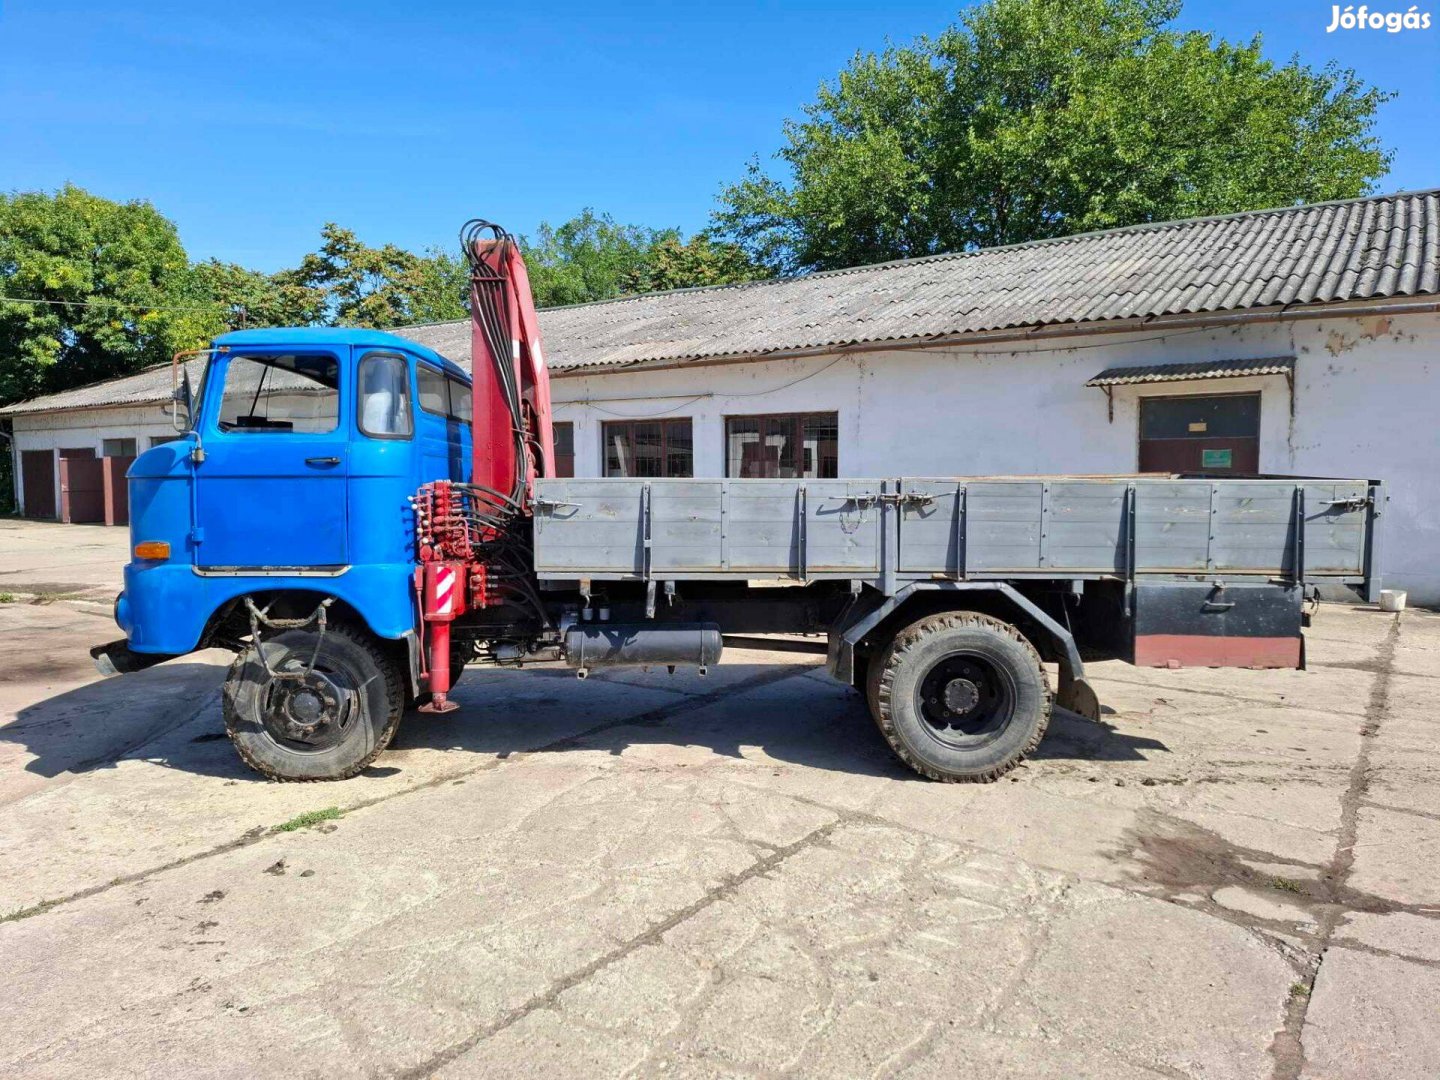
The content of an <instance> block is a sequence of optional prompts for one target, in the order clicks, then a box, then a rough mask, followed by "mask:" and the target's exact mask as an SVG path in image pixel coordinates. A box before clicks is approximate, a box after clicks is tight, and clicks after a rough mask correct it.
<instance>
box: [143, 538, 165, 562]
mask: <svg viewBox="0 0 1440 1080" xmlns="http://www.w3.org/2000/svg"><path fill="white" fill-rule="evenodd" d="M135 558H137V559H168V558H170V543H169V541H168V540H142V541H141V542H140V543H138V544H136V545H135Z"/></svg>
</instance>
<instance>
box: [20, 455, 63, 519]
mask: <svg viewBox="0 0 1440 1080" xmlns="http://www.w3.org/2000/svg"><path fill="white" fill-rule="evenodd" d="M20 478H21V484H22V485H23V487H24V497H25V516H26V517H32V518H49V519H51V520H54V518H55V451H54V450H22V451H20Z"/></svg>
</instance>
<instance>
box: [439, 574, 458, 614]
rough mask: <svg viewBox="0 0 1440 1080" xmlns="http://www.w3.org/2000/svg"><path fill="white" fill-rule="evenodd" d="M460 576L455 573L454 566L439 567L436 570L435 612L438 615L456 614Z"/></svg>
mask: <svg viewBox="0 0 1440 1080" xmlns="http://www.w3.org/2000/svg"><path fill="white" fill-rule="evenodd" d="M459 577H460V575H459V574H457V573H456V572H455V568H454V567H453V566H437V567H436V568H435V599H434V612H435V614H436V615H453V614H454V613H455V585H456V582H457V580H458V579H459Z"/></svg>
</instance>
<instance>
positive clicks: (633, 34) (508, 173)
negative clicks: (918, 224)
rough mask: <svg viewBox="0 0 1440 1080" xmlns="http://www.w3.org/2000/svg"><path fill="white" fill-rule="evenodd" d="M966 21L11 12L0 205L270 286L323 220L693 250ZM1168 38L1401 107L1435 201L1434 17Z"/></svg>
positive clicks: (380, 11) (89, 9)
mask: <svg viewBox="0 0 1440 1080" xmlns="http://www.w3.org/2000/svg"><path fill="white" fill-rule="evenodd" d="M1342 6H1343V5H1342ZM1390 6H1392V5H1387V4H1385V3H1384V0H1381V4H1380V7H1381V9H1382V10H1388V9H1389V7H1390ZM958 7H959V5H958V4H956V3H953V2H952V3H926V2H921V0H886V2H884V3H881V2H878V0H873V2H871V3H868V4H861V3H854V2H851V0H826V2H813V0H807V2H787V3H759V2H748V0H732V2H731V3H728V4H710V5H706V4H693V3H692V4H687V3H685V2H683V0H680V2H670V3H665V4H658V3H655V4H651V3H625V2H623V0H622V2H616V3H611V4H572V3H558V2H557V3H551V4H542V5H532V4H524V3H514V4H508V5H495V4H491V3H486V2H482V0H471V2H468V3H464V2H453V3H452V2H439V0H436V2H426V0H411V2H409V3H397V2H394V0H349V2H347V3H319V2H317V3H309V2H305V0H291V2H289V3H269V2H266V0H249V2H247V3H242V4H230V5H220V4H212V3H207V2H204V0H200V2H190V3H173V4H172V3H141V2H130V3H125V2H123V0H109V2H106V0H93V2H79V0H75V2H69V0H48V2H41V0H33V2H13V0H4V2H3V6H0V189H32V188H54V187H56V186H58V185H59V184H61V183H63V182H65V181H67V180H69V181H73V182H74V183H77V184H80V185H81V186H83V187H86V188H89V189H90V190H92V191H95V192H97V193H99V194H102V195H105V196H108V197H111V198H116V199H126V198H134V197H144V198H148V199H150V200H151V201H153V202H154V203H155V204H156V206H158V207H159V208H160V209H161V211H163V212H164V213H165V214H167V215H169V216H170V217H171V218H172V219H173V220H175V221H176V222H177V223H178V225H179V227H180V231H181V235H182V238H183V239H184V242H185V244H186V247H187V249H188V250H189V252H190V254H191V256H192V257H195V258H205V257H209V256H216V257H219V258H222V259H230V260H235V261H237V262H242V263H245V264H247V265H251V266H255V267H259V268H261V269H266V270H274V269H278V268H280V267H282V266H285V265H289V264H293V263H294V262H295V261H296V260H297V259H298V258H299V257H300V256H301V255H302V254H303V253H304V252H306V251H308V250H312V249H313V248H314V247H315V246H316V243H317V234H318V231H319V228H320V226H321V224H322V223H324V222H325V221H327V220H336V221H339V222H340V223H341V224H343V225H346V226H349V227H350V228H353V229H355V230H356V231H357V232H358V233H359V234H360V235H361V236H362V237H363V238H364V239H365V240H367V241H369V242H371V243H377V244H378V243H383V242H387V241H391V242H395V243H398V244H401V245H404V246H407V247H411V248H416V249H419V248H423V247H425V246H428V245H444V246H447V247H448V246H451V245H453V244H454V243H455V239H454V238H455V233H456V231H457V229H458V227H459V225H460V223H461V222H462V221H463V220H464V219H465V218H467V217H469V216H472V215H476V214H483V215H485V216H487V217H490V218H493V219H494V220H498V221H500V222H502V223H504V224H505V225H506V226H507V227H509V228H510V229H511V230H512V231H519V232H529V231H531V230H533V229H534V227H535V226H536V224H538V223H539V222H540V221H542V220H550V221H552V222H559V221H561V220H564V219H565V218H567V217H569V216H570V215H572V214H574V213H575V212H577V211H578V210H580V209H581V208H582V207H584V206H594V207H595V208H597V209H599V210H604V211H609V212H610V213H613V214H614V215H615V216H616V217H617V218H619V219H620V220H622V221H627V222H635V223H640V224H647V225H654V226H665V225H678V226H680V227H682V228H684V229H686V230H687V231H689V230H693V229H696V228H699V227H701V226H703V225H704V224H705V221H706V217H707V215H708V213H709V211H710V208H711V206H712V205H713V204H714V200H715V194H716V192H717V190H718V189H719V187H720V186H721V184H722V183H723V182H725V181H727V180H731V179H734V178H737V177H738V176H739V175H740V174H741V172H742V170H743V168H744V165H745V162H746V159H747V158H748V157H749V156H750V155H752V154H755V153H759V154H761V155H762V157H763V156H768V155H769V154H771V153H773V151H774V150H775V148H776V147H777V146H778V145H779V141H780V127H781V122H782V121H783V120H784V118H785V117H787V116H792V115H795V114H796V113H797V111H798V109H799V106H800V105H801V104H803V103H804V102H806V101H809V100H811V98H812V97H813V95H814V91H815V87H816V85H817V84H818V83H819V82H820V81H821V80H822V79H825V78H828V77H830V76H833V75H834V74H835V73H836V72H837V71H838V70H839V69H840V68H841V67H842V66H843V65H844V63H845V61H846V60H847V59H848V58H849V57H850V55H851V54H853V53H854V52H855V50H857V49H874V48H878V47H880V46H882V45H883V43H884V41H885V39H886V38H887V37H888V38H891V39H893V40H895V41H907V40H909V39H911V38H913V37H914V36H916V35H917V34H921V33H934V32H936V31H939V30H940V29H942V28H943V27H944V26H945V25H946V24H947V23H949V22H951V21H953V18H954V14H955V12H956V11H957V10H958ZM1393 7H1395V8H1396V9H1397V10H1402V11H1403V10H1405V9H1406V8H1408V7H1409V3H1408V2H1406V3H1401V2H1400V0H1396V2H1395V3H1394V4H1393ZM1419 7H1420V9H1421V10H1429V11H1431V12H1433V13H1436V14H1437V15H1440V0H1420V3H1419ZM1181 21H1182V25H1184V26H1186V27H1198V28H1202V29H1208V30H1211V31H1214V32H1217V33H1219V34H1221V35H1223V36H1226V37H1228V38H1231V39H1248V38H1249V37H1250V36H1251V35H1253V34H1255V33H1261V34H1263V35H1264V39H1265V43H1266V48H1267V51H1268V52H1269V53H1270V55H1271V56H1272V57H1274V58H1276V59H1279V60H1284V59H1287V58H1288V57H1289V56H1290V55H1291V54H1292V53H1299V54H1300V56H1301V58H1302V59H1303V60H1304V61H1305V62H1307V63H1310V64H1313V65H1316V66H1319V65H1321V64H1323V63H1324V62H1326V61H1327V60H1330V59H1332V58H1333V59H1338V60H1339V61H1341V62H1342V63H1343V64H1345V65H1348V66H1351V67H1354V68H1356V69H1357V70H1358V71H1359V73H1360V75H1361V76H1362V77H1363V78H1364V79H1366V80H1367V81H1369V82H1371V83H1373V84H1376V85H1379V86H1382V87H1385V88H1387V89H1391V90H1396V91H1398V92H1399V95H1400V96H1399V98H1398V99H1397V100H1395V101H1393V102H1391V103H1390V104H1389V105H1387V106H1386V107H1385V109H1384V112H1383V114H1382V117H1381V123H1380V132H1381V135H1382V137H1383V138H1384V140H1385V142H1386V143H1387V144H1389V145H1390V146H1392V147H1394V148H1395V150H1396V155H1395V162H1394V166H1393V169H1392V171H1391V174H1390V176H1388V177H1387V178H1386V179H1385V180H1384V181H1382V184H1381V186H1382V188H1383V189H1385V190H1398V189H1404V188H1417V187H1431V186H1440V139H1437V138H1436V134H1437V132H1440V123H1437V117H1440V18H1437V20H1436V23H1437V25H1436V26H1435V27H1434V28H1432V29H1430V30H1423V31H1411V32H1407V33H1400V34H1385V33H1380V32H1370V33H1357V32H1350V33H1342V32H1337V33H1334V34H1327V33H1326V32H1325V27H1326V26H1328V25H1329V23H1330V21H1331V11H1330V4H1329V3H1327V2H1320V0H1273V2H1271V3H1267V4H1257V3H1248V4H1242V3H1239V2H1235V0H1224V2H1221V0H1213V2H1205V0H1190V3H1189V4H1187V6H1186V9H1185V13H1184V15H1183V17H1182V20H1181Z"/></svg>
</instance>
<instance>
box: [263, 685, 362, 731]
mask: <svg viewBox="0 0 1440 1080" xmlns="http://www.w3.org/2000/svg"><path fill="white" fill-rule="evenodd" d="M343 702H344V697H343V695H342V694H341V691H340V688H339V687H337V686H336V685H335V684H334V683H333V682H331V681H330V679H329V677H328V676H326V675H325V674H324V673H322V672H319V671H312V672H310V673H309V674H307V675H304V676H303V677H301V678H298V679H282V680H278V681H277V685H276V687H275V692H274V696H273V697H272V699H271V706H270V710H269V717H268V718H269V720H270V723H271V725H272V726H273V729H274V730H275V731H276V732H277V734H280V735H282V736H284V737H285V738H288V739H295V740H297V741H300V742H309V741H311V740H313V739H314V737H315V735H316V733H317V732H319V731H320V730H321V729H322V728H324V727H326V726H327V725H330V724H335V723H337V722H339V721H340V720H341V718H342V715H343V708H342V706H343Z"/></svg>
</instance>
